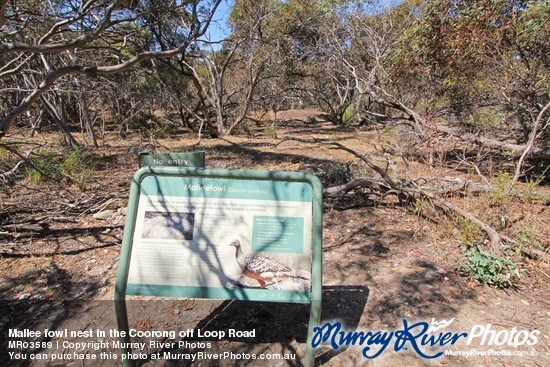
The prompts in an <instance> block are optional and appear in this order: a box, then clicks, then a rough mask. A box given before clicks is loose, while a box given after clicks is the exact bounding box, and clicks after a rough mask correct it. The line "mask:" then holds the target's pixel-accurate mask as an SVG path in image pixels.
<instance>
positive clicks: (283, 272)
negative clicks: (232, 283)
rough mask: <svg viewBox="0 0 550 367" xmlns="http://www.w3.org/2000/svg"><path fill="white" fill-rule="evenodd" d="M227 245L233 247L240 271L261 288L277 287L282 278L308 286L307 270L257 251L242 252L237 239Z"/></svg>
mask: <svg viewBox="0 0 550 367" xmlns="http://www.w3.org/2000/svg"><path fill="white" fill-rule="evenodd" d="M229 246H233V247H235V258H236V260H237V263H238V264H239V268H241V271H242V273H243V274H244V275H245V276H246V277H248V278H251V279H255V280H256V281H258V283H260V287H261V288H265V287H266V286H269V285H271V284H275V286H276V287H277V289H279V281H280V279H282V278H287V279H288V278H291V279H296V280H299V281H300V280H301V281H302V282H303V281H306V282H307V285H308V286H309V284H310V279H311V276H309V277H308V276H307V275H306V273H307V272H304V271H300V272H298V271H295V270H293V269H291V268H290V267H289V266H287V265H285V264H283V263H282V262H279V261H277V260H275V259H272V258H270V257H268V256H264V255H262V254H259V253H255V252H253V253H249V254H247V253H244V252H243V250H242V249H241V242H240V241H239V240H233V241H232V242H231V243H230V244H229ZM268 282H269V283H268Z"/></svg>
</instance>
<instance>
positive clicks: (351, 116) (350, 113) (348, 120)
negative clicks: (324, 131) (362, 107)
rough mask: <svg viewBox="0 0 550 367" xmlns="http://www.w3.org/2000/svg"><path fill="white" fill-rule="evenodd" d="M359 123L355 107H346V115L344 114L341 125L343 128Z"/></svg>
mask: <svg viewBox="0 0 550 367" xmlns="http://www.w3.org/2000/svg"><path fill="white" fill-rule="evenodd" d="M356 121H357V113H356V112H355V107H354V106H353V105H352V104H350V105H349V106H347V107H346V109H345V110H344V113H343V114H342V118H341V119H340V125H341V126H349V125H351V124H352V123H355V122H356Z"/></svg>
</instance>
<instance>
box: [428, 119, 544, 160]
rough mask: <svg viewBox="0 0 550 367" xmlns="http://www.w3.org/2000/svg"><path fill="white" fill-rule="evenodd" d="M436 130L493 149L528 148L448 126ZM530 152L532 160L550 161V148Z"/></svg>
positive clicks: (524, 149)
mask: <svg viewBox="0 0 550 367" xmlns="http://www.w3.org/2000/svg"><path fill="white" fill-rule="evenodd" d="M435 130H437V131H438V132H441V133H444V134H448V135H451V136H454V137H457V138H459V139H461V140H463V141H467V142H471V143H476V144H481V145H485V146H488V147H493V148H499V149H507V150H511V151H514V152H524V151H526V150H527V148H528V146H527V145H519V144H513V143H505V142H502V141H499V140H494V139H488V138H485V137H483V136H478V135H475V134H471V133H461V132H459V131H455V130H453V129H450V128H448V127H446V126H435ZM529 151H530V154H529V157H531V158H539V159H550V147H532V148H530V149H529Z"/></svg>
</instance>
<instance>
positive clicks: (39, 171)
mask: <svg viewBox="0 0 550 367" xmlns="http://www.w3.org/2000/svg"><path fill="white" fill-rule="evenodd" d="M29 161H30V162H31V164H32V166H30V165H28V166H27V176H28V177H29V180H30V181H31V183H33V184H37V183H40V182H42V181H48V180H57V179H59V172H58V166H59V161H58V159H57V157H56V156H55V153H53V152H50V151H47V152H44V153H42V154H40V155H33V156H31V157H30V158H29Z"/></svg>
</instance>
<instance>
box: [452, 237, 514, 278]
mask: <svg viewBox="0 0 550 367" xmlns="http://www.w3.org/2000/svg"><path fill="white" fill-rule="evenodd" d="M460 272H461V273H462V274H464V275H466V276H468V277H470V278H472V279H475V280H477V281H478V282H480V283H482V284H487V285H490V286H496V287H499V288H507V287H509V286H511V285H512V284H513V282H514V281H515V280H517V279H519V269H518V266H517V264H516V263H514V262H513V261H512V260H510V259H507V258H504V257H499V256H497V255H496V254H495V253H494V252H493V251H485V250H483V248H482V247H481V246H479V245H475V246H470V247H469V248H467V249H465V250H464V257H463V258H462V264H461V266H460Z"/></svg>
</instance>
